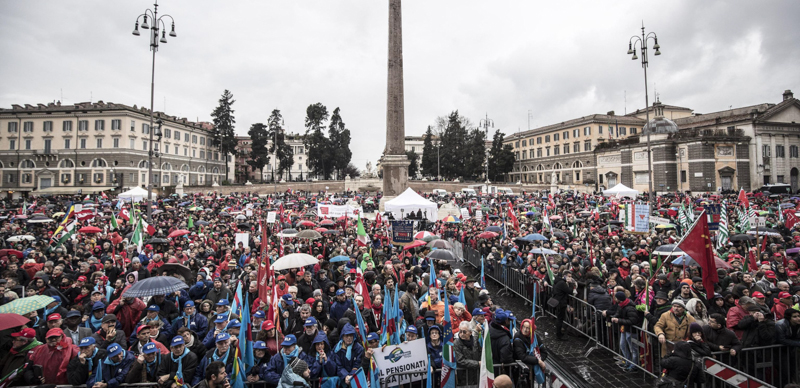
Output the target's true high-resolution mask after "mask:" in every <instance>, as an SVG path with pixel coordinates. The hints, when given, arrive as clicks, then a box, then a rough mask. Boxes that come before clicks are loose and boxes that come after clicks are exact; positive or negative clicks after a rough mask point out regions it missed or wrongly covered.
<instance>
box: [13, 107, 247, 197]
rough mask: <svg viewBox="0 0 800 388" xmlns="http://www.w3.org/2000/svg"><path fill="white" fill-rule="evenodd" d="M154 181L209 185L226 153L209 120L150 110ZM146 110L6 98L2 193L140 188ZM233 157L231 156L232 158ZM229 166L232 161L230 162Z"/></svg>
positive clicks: (217, 179) (219, 176) (220, 175)
mask: <svg viewBox="0 0 800 388" xmlns="http://www.w3.org/2000/svg"><path fill="white" fill-rule="evenodd" d="M155 118H156V120H161V122H162V125H161V127H160V133H161V135H162V136H160V137H158V136H156V137H155V138H154V140H156V141H155V143H154V144H153V147H154V150H155V151H156V155H155V156H154V158H153V175H152V177H151V179H152V181H153V187H154V188H155V189H156V190H157V189H158V188H160V187H168V186H176V185H178V184H179V183H182V184H184V185H200V186H202V185H211V184H213V183H221V182H222V180H224V179H225V159H224V156H221V155H220V153H219V151H218V150H217V149H216V147H213V146H212V145H211V130H212V129H213V127H212V126H211V124H209V123H195V122H191V121H189V120H187V119H185V118H178V117H174V116H169V115H166V114H164V113H161V112H156V114H155ZM158 129H159V128H158V126H157V125H156V127H155V128H150V111H149V110H148V109H146V108H139V107H137V106H136V105H134V106H127V105H123V104H116V103H110V102H109V103H104V102H103V101H98V102H95V103H89V102H85V103H76V104H74V105H61V104H60V103H49V104H37V105H36V106H33V105H29V104H25V105H24V106H22V105H16V104H14V105H12V107H11V109H0V131H1V132H0V133H2V136H0V171H2V173H1V174H2V186H0V187H2V190H4V191H6V192H7V193H8V194H13V195H19V194H20V193H27V192H32V194H34V195H36V194H70V193H78V192H81V193H91V192H99V191H105V190H121V189H127V188H131V187H135V186H141V187H147V181H148V177H147V173H148V150H149V146H150V144H149V142H150V131H151V130H153V131H157V130H158ZM231 164H233V163H231ZM231 168H233V167H232V166H231Z"/></svg>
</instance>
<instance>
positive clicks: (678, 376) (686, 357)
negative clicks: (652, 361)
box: [661, 341, 703, 387]
mask: <svg viewBox="0 0 800 388" xmlns="http://www.w3.org/2000/svg"><path fill="white" fill-rule="evenodd" d="M661 367H662V368H664V369H666V370H667V376H669V377H672V378H673V379H675V380H677V381H679V382H680V383H681V384H680V386H683V383H684V382H686V381H687V379H688V380H689V381H688V383H687V386H689V387H691V386H692V385H693V384H694V383H695V382H701V381H700V380H701V379H702V373H703V371H702V370H700V369H698V368H697V367H696V366H695V362H694V361H693V360H692V347H691V345H689V344H688V343H686V342H683V341H680V342H677V343H675V351H674V352H673V353H672V354H670V355H669V356H667V357H664V358H662V359H661Z"/></svg>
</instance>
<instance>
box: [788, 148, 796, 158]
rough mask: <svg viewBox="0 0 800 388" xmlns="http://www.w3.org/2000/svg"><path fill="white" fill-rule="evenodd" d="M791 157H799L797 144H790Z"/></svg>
mask: <svg viewBox="0 0 800 388" xmlns="http://www.w3.org/2000/svg"><path fill="white" fill-rule="evenodd" d="M789 157H790V158H796V157H797V146H796V145H793V146H789Z"/></svg>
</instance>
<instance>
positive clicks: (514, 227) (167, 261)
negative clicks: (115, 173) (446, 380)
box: [0, 191, 800, 388]
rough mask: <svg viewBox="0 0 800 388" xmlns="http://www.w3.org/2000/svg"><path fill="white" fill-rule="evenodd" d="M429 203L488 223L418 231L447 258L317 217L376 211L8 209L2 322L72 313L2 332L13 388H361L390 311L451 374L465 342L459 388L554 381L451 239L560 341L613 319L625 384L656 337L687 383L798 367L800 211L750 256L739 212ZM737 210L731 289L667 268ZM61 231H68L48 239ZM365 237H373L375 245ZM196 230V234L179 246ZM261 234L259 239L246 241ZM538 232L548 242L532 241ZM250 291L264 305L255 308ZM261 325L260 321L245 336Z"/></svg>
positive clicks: (534, 198)
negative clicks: (645, 220) (667, 252)
mask: <svg viewBox="0 0 800 388" xmlns="http://www.w3.org/2000/svg"><path fill="white" fill-rule="evenodd" d="M422 194H423V195H424V196H426V197H428V198H430V199H431V200H433V201H439V202H440V204H444V203H454V204H455V205H457V206H458V207H459V208H463V209H466V210H467V214H469V216H470V217H464V218H463V219H456V220H452V219H451V220H450V221H449V222H446V221H438V222H426V221H424V220H422V221H418V222H417V223H416V225H417V231H422V230H427V231H429V232H431V234H433V236H430V237H428V238H426V239H427V241H428V242H430V244H418V245H419V246H418V247H416V248H411V249H408V247H407V246H406V247H404V246H402V245H397V244H392V236H391V230H390V218H391V216H389V215H379V216H378V218H377V219H375V220H372V219H371V218H372V217H370V219H367V218H360V221H357V220H356V219H354V218H351V217H347V216H345V217H340V218H335V219H328V218H325V217H322V216H321V215H319V214H317V212H316V204H317V203H334V204H341V203H343V202H344V201H355V202H364V203H365V202H366V199H365V198H362V197H361V196H360V195H358V193H337V194H336V195H332V194H330V193H322V192H320V193H304V192H293V191H289V192H286V193H281V194H280V195H268V196H257V195H253V194H249V193H239V194H233V195H224V196H221V195H217V194H216V193H206V194H199V193H198V194H194V195H189V196H184V197H178V196H170V197H166V198H159V199H158V200H157V201H156V202H155V204H154V205H153V206H152V207H151V209H150V210H151V212H152V216H151V217H152V218H151V219H148V218H147V217H146V216H145V214H146V213H147V211H146V210H147V209H145V207H144V205H143V204H131V203H128V202H118V201H117V200H116V199H111V200H110V201H109V200H107V199H105V198H103V197H99V196H98V197H95V198H88V197H87V198H78V197H40V198H35V199H26V200H13V201H12V200H4V201H3V202H2V209H0V212H1V213H2V216H0V238H1V239H2V241H1V242H0V244H2V245H3V248H4V249H2V250H0V273H1V274H2V280H0V298H1V299H0V309H2V307H3V306H5V305H7V304H11V303H15V302H16V303H18V302H17V301H16V300H17V299H24V298H32V297H35V296H38V295H45V296H49V297H51V298H52V301H51V302H49V303H48V304H47V305H44V306H41V307H39V308H38V309H36V310H32V311H29V312H27V313H25V314H23V315H24V317H25V318H27V319H28V320H29V321H28V323H25V324H24V325H22V326H15V327H9V328H7V329H6V330H3V331H0V355H1V356H0V382H1V383H2V384H7V385H8V386H25V385H41V384H71V385H84V384H85V385H86V386H87V387H92V388H105V387H110V388H116V387H117V386H119V385H121V384H126V383H139V382H152V383H157V384H159V385H160V386H162V387H181V386H183V385H184V384H186V385H191V386H195V385H198V384H199V385H200V386H203V387H206V386H207V387H214V388H215V387H224V386H226V385H229V384H230V383H231V381H232V379H235V378H236V370H237V369H236V368H244V369H246V370H244V371H243V374H244V375H245V376H246V379H247V381H248V382H251V383H256V382H260V383H263V384H265V385H266V386H268V387H277V386H281V387H284V386H293V385H297V384H300V385H311V384H314V385H315V386H316V385H320V386H342V387H349V386H350V382H351V380H352V379H353V378H355V376H356V373H357V371H359V370H364V371H369V370H371V368H374V364H373V363H371V358H372V357H373V354H374V352H375V351H376V349H379V348H381V347H382V346H384V345H385V344H386V342H387V341H386V339H385V337H386V332H387V331H392V330H393V329H392V328H391V327H387V326H388V325H387V319H386V318H387V316H386V315H387V313H386V309H385V308H384V305H385V304H387V303H389V304H390V305H391V306H393V308H396V309H398V310H397V311H398V316H399V317H400V318H399V319H400V320H401V321H402V322H403V324H402V325H398V326H397V327H402V328H403V330H402V332H401V333H399V337H400V341H413V340H416V339H421V338H424V339H425V344H426V348H427V351H428V355H429V356H430V360H431V361H430V362H431V364H432V366H433V367H434V368H435V369H437V370H438V369H441V368H442V366H443V362H445V361H443V358H444V357H443V345H444V344H443V339H444V338H443V337H444V336H445V335H447V332H448V330H447V327H446V326H449V329H450V330H452V333H453V340H452V347H453V349H454V354H455V361H456V364H457V366H458V368H459V370H467V371H472V373H461V374H457V384H459V385H463V384H476V382H477V380H478V373H477V370H478V369H479V368H480V367H481V365H480V362H481V356H482V354H483V344H484V339H486V338H490V339H491V349H492V357H493V360H492V362H493V363H494V364H495V365H496V366H498V367H499V366H501V365H509V364H512V363H515V362H516V361H521V362H522V363H523V364H525V365H527V366H528V367H529V368H530V371H533V370H535V369H539V370H544V369H545V368H546V364H545V361H546V360H547V356H548V351H547V348H546V346H545V343H544V341H543V340H542V337H540V335H538V334H537V331H536V319H534V318H533V317H524V318H526V319H522V318H523V317H520V318H519V319H518V318H517V317H516V316H515V314H514V313H513V312H512V311H510V310H508V309H503V308H500V307H498V306H497V305H495V304H494V303H493V300H492V295H491V294H490V293H489V292H488V290H486V289H485V288H482V287H481V281H480V280H479V279H476V278H475V277H472V276H468V275H467V274H465V273H463V272H462V271H461V269H460V264H459V263H457V262H455V261H446V260H436V259H433V258H431V257H428V256H429V255H430V254H431V252H434V251H435V250H436V248H435V244H433V243H434V242H435V241H436V240H435V239H437V238H439V237H441V238H442V239H447V240H450V241H452V242H458V243H461V244H463V246H465V247H468V248H471V249H474V250H476V251H478V252H479V253H480V255H481V256H482V257H483V262H484V263H485V266H486V270H487V271H490V270H492V269H493V268H495V267H497V266H503V267H504V268H508V269H510V270H515V271H520V272H522V273H524V274H525V275H526V276H527V277H528V279H531V281H532V282H535V283H538V284H539V288H538V290H539V291H540V292H547V295H548V296H550V297H549V298H548V300H542V301H539V303H540V304H547V305H548V306H549V307H548V309H552V310H548V311H553V312H554V316H555V318H556V323H557V329H556V333H555V334H556V335H555V336H556V339H557V340H564V339H565V338H566V335H567V330H566V328H565V327H564V323H565V322H566V323H568V322H570V319H572V318H573V316H574V311H573V309H572V307H571V304H570V298H578V299H581V300H583V301H585V302H586V303H588V304H590V305H591V306H593V307H594V308H595V309H596V311H597V317H594V319H595V320H596V322H602V324H603V326H604V327H606V326H607V327H609V328H612V329H610V330H613V331H617V332H618V333H620V334H619V335H615V336H606V338H598V340H600V341H603V340H605V341H608V340H609V338H614V339H615V340H616V339H619V348H620V349H621V354H622V355H623V356H624V358H622V359H621V360H620V362H619V365H620V367H621V368H623V369H624V370H627V371H635V370H636V369H637V368H640V367H642V366H643V361H642V358H641V357H640V354H639V348H638V347H637V346H635V345H633V339H634V338H632V335H631V333H632V332H633V331H634V330H633V329H634V328H636V329H638V328H641V327H643V326H644V327H646V328H647V330H649V331H651V332H652V333H653V334H654V335H655V336H656V337H657V340H658V341H659V342H661V343H663V344H665V346H662V347H660V351H661V353H662V354H660V357H661V358H662V359H661V363H660V365H661V366H662V367H663V368H665V369H666V371H667V374H668V375H669V376H670V377H671V378H674V379H676V380H678V381H685V380H686V379H687V378H693V379H694V381H695V382H699V381H700V380H701V378H702V376H701V375H702V373H701V371H698V370H697V369H696V368H693V367H692V365H694V360H695V359H696V358H697V357H698V355H699V356H704V355H709V356H710V355H712V354H719V352H726V353H728V354H730V355H731V356H736V355H738V354H740V353H742V352H745V351H746V350H747V349H748V348H753V347H763V346H768V345H782V346H780V347H779V348H780V349H781V350H780V351H782V352H784V354H785V357H783V358H782V359H783V360H786V362H787V363H791V364H787V366H788V365H797V364H796V363H797V360H796V354H797V349H798V348H800V311H798V310H797V309H798V307H797V302H798V299H800V279H799V278H798V273H797V271H798V261H797V252H798V251H800V248H798V249H795V247H800V231H796V230H795V227H794V225H788V227H787V223H789V222H790V221H788V220H786V219H784V217H783V216H784V213H783V212H782V211H783V210H784V209H793V208H794V205H795V204H796V203H797V202H795V201H800V198H797V197H792V198H789V197H788V196H786V197H780V196H769V195H761V194H760V193H757V194H754V195H751V196H748V198H749V202H750V205H749V206H750V207H752V208H754V209H756V211H763V212H767V213H766V214H765V215H766V222H767V226H769V227H770V228H769V229H765V230H764V233H761V234H759V235H758V237H757V240H756V239H755V236H753V237H748V236H749V235H748V234H747V232H748V231H747V230H742V234H741V235H742V236H744V237H741V238H733V237H735V236H734V235H736V233H735V231H736V228H737V226H736V222H737V220H738V218H737V214H738V213H737V211H738V210H737V206H736V205H737V197H736V196H731V197H729V198H723V197H719V196H713V197H712V196H689V195H683V194H674V195H669V196H659V197H656V202H655V203H654V204H653V206H654V211H655V213H654V214H659V215H661V216H663V217H664V218H667V219H670V220H671V221H673V222H674V223H675V225H666V226H665V227H653V228H650V231H649V232H648V233H646V234H641V233H639V234H636V233H632V232H630V231H628V230H626V225H625V223H624V222H619V221H618V220H620V219H624V217H620V216H619V214H620V212H624V207H625V206H626V205H630V203H631V201H626V200H624V199H622V198H607V197H603V196H602V195H590V194H582V193H573V192H561V193H550V194H549V195H548V194H547V193H539V192H535V193H520V194H519V195H507V196H497V195H494V196H478V197H475V198H468V197H462V196H456V195H447V196H444V197H440V196H433V195H429V194H424V193H422ZM29 200H30V201H31V202H30V203H29V202H28V201H29ZM723 200H727V201H728V203H729V206H728V208H727V209H728V211H729V214H728V219H729V220H731V224H730V225H729V226H728V227H729V230H730V236H731V237H730V238H729V241H728V242H727V243H724V244H716V241H714V243H715V245H718V246H717V247H716V248H715V252H716V255H718V259H717V260H718V265H717V268H716V271H718V278H719V281H718V282H717V283H716V284H715V285H714V287H715V289H714V290H713V291H712V290H706V289H704V287H703V279H702V275H703V273H702V272H703V269H702V268H700V266H698V265H697V264H696V263H693V262H691V261H689V259H688V258H684V262H683V264H682V265H674V264H672V262H671V261H672V260H673V259H674V258H676V257H678V256H663V257H661V258H663V261H662V260H661V259H660V258H659V257H657V256H656V255H653V252H654V251H656V250H657V249H658V248H659V247H661V246H663V245H667V244H675V243H677V242H678V241H680V240H681V236H682V235H683V234H684V233H685V229H686V227H685V225H686V224H685V223H683V224H682V223H681V222H679V218H681V217H682V216H685V215H686V213H683V210H682V209H681V208H684V207H685V208H686V209H688V212H692V214H689V218H691V216H692V215H693V214H696V213H699V211H698V212H695V207H698V206H702V201H707V202H709V203H714V204H719V203H721V201H723ZM372 203H377V198H375V199H374V202H372ZM73 204H80V205H81V206H80V208H82V210H81V211H80V212H78V213H79V214H76V215H75V217H76V218H77V219H79V225H78V226H77V228H81V229H82V228H84V227H89V226H96V227H98V228H99V229H98V230H90V229H86V230H85V232H80V231H78V232H77V233H74V234H71V233H67V232H66V231H62V230H59V228H60V227H63V221H64V217H65V214H66V217H69V214H70V209H71V205H73ZM701 209H702V207H700V208H698V210H701ZM269 212H276V213H277V214H278V215H277V217H276V220H275V223H267V222H266V221H267V214H268V213H269ZM792 213H793V211H792ZM478 215H480V218H478V217H477V216H478ZM791 216H792V217H793V216H794V215H793V214H791ZM42 217H46V218H49V219H51V220H52V222H50V221H47V222H31V221H32V220H33V219H40V220H41V219H42ZM112 218H113V219H112ZM142 218H144V219H148V220H149V221H150V223H149V225H148V226H147V227H145V228H144V230H146V231H147V233H148V235H147V236H145V240H147V239H150V238H151V240H149V241H145V242H144V243H141V244H137V242H138V235H137V232H136V231H135V229H137V226H138V225H139V224H138V223H137V222H134V220H139V219H142ZM359 222H360V223H361V224H363V230H364V232H365V235H366V236H362V235H359V230H361V228H359V227H358V224H359ZM114 225H117V226H116V227H115V226H114ZM682 226H683V228H682ZM799 227H800V226H799ZM291 228H295V229H300V230H302V229H314V230H316V231H317V232H318V233H320V234H321V237H320V238H297V237H292V236H293V235H294V233H296V231H287V230H286V229H291ZM487 229H489V230H493V231H495V232H492V233H487ZM79 230H80V229H79ZM179 230H185V231H186V233H180V235H177V236H175V237H168V236H170V235H171V234H172V233H173V232H176V231H179ZM56 232H57V233H56ZM54 233H55V236H54ZM241 233H248V234H247V235H246V238H245V239H244V240H242V239H241V236H242V234H241ZM532 234H538V235H541V236H542V238H541V239H528V238H524V237H526V236H528V237H529V235H532ZM65 235H66V236H67V238H62V237H63V236H65ZM237 235H238V236H239V237H240V239H239V240H237ZM716 238H717V237H716V236H715V237H714V239H716ZM365 240H366V242H365ZM439 249H449V248H448V247H447V246H446V245H445V246H443V247H442V248H439ZM545 251H546V252H553V253H546V254H543V252H545ZM291 253H307V254H309V255H311V256H313V257H314V258H316V260H315V261H316V264H310V265H307V266H305V267H299V268H291V269H288V270H281V271H274V274H271V275H270V276H268V277H260V276H263V275H264V274H268V273H270V272H269V271H265V269H264V267H265V263H267V262H268V263H270V264H272V263H275V261H276V260H278V259H279V258H281V257H283V256H286V255H288V254H291ZM341 256H344V257H345V258H344V259H342V260H338V259H339V258H341ZM334 258H337V260H334ZM662 263H663V264H662ZM723 264H724V265H723ZM551 275H552V277H551ZM156 276H172V277H175V278H178V279H179V280H181V281H183V282H184V283H186V287H184V288H182V289H180V290H177V291H175V292H170V293H167V294H161V295H152V296H147V297H130V296H129V295H126V291H127V290H128V289H129V288H131V287H133V286H135V285H136V283H137V282H141V281H143V280H145V279H148V278H150V277H156ZM431 277H433V279H432V278H431ZM263 279H266V282H267V284H266V289H268V290H269V292H264V289H265V287H264V285H263V284H262V280H263ZM240 286H241V287H242V290H243V293H244V294H245V295H243V296H244V297H245V298H244V300H246V301H248V305H247V306H241V305H237V303H241V301H236V300H235V299H236V289H237V287H240ZM395 295H396V296H395ZM395 298H396V300H395ZM31 300H33V299H31ZM48 301H49V299H48ZM446 306H447V307H446ZM232 307H234V310H235V311H231V308H232ZM446 308H447V311H445V309H446ZM241 309H247V310H248V313H249V314H248V315H249V321H250V322H249V323H248V322H245V324H244V325H243V324H242V320H241V319H242V317H241V313H242V311H241ZM390 315H391V314H390ZM445 315H449V317H450V320H449V321H444V319H445ZM359 320H363V326H364V327H363V328H362V327H360V326H361V325H359ZM242 331H252V351H253V356H254V360H253V363H252V365H244V366H242V365H241V364H240V363H239V362H238V361H237V360H238V359H239V357H238V356H240V354H239V353H238V351H240V350H241V349H242V348H243V347H242V346H240V344H239V338H240V336H239V334H240V333H241V332H242ZM603 332H606V333H607V332H608V331H605V330H603ZM666 344H670V346H666ZM515 371H516V372H515V373H512V374H514V375H512V376H511V377H512V379H513V380H514V381H518V379H520V378H521V377H520V375H521V374H522V373H520V372H519V370H516V369H515ZM792 371H793V369H792V368H784V369H783V372H784V373H785V376H780V378H783V379H784V380H782V381H786V382H788V381H790V380H792V381H796V379H797V376H796V373H795V372H796V370H794V372H792ZM367 380H369V378H368V379H367ZM500 381H505V380H504V379H500Z"/></svg>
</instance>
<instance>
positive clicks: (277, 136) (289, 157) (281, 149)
mask: <svg viewBox="0 0 800 388" xmlns="http://www.w3.org/2000/svg"><path fill="white" fill-rule="evenodd" d="M267 126H268V130H267V137H268V139H269V141H270V147H269V152H270V153H274V154H275V162H276V163H277V164H278V166H277V168H276V171H275V172H274V174H273V175H274V177H275V178H274V179H280V178H278V177H280V176H282V175H283V173H284V172H286V171H291V168H292V165H293V164H294V151H292V147H291V146H290V145H288V144H286V136H285V134H284V132H283V116H282V115H281V111H280V110H279V109H274V110H273V111H272V113H271V114H270V115H269V120H268V121H267ZM276 150H277V151H276Z"/></svg>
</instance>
